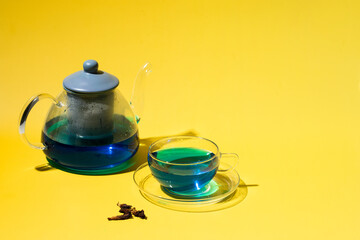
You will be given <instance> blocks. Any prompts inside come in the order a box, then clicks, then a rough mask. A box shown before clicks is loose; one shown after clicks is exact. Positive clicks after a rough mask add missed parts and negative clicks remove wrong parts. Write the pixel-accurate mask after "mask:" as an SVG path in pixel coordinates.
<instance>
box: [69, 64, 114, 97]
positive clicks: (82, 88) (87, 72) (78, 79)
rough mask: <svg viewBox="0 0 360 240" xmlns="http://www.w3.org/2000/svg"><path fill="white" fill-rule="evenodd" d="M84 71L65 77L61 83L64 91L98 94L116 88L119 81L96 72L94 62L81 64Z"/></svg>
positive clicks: (109, 75) (103, 73) (111, 76)
mask: <svg viewBox="0 0 360 240" xmlns="http://www.w3.org/2000/svg"><path fill="white" fill-rule="evenodd" d="M83 67H84V70H81V71H78V72H75V73H73V74H71V75H69V76H67V77H66V78H65V79H64V81H63V86H64V88H65V90H69V91H71V92H76V93H98V92H105V91H108V90H111V89H114V88H116V87H117V86H118V85H119V79H117V78H116V77H115V76H113V75H111V74H109V73H106V72H103V71H100V70H98V67H99V64H98V62H97V61H95V60H87V61H85V62H84V64H83Z"/></svg>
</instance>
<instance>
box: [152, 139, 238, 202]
mask: <svg viewBox="0 0 360 240" xmlns="http://www.w3.org/2000/svg"><path fill="white" fill-rule="evenodd" d="M222 158H229V159H232V160H233V164H232V165H231V167H229V168H225V169H224V168H223V167H222V168H219V165H220V159H222ZM237 162H238V156H237V155H236V154H235V153H220V152H219V148H218V146H217V145H216V144H215V143H214V142H212V141H210V140H208V139H205V138H201V137H194V136H179V137H170V138H164V139H161V140H158V141H156V142H154V143H153V144H151V145H150V147H149V153H148V164H149V168H150V170H151V173H152V175H153V176H154V177H155V179H156V180H157V181H158V182H159V183H160V185H161V186H162V189H163V191H165V192H166V193H167V194H169V195H172V196H181V197H184V196H185V197H198V198H201V197H204V196H206V195H209V194H212V193H213V192H214V191H216V188H214V186H212V184H210V182H211V180H212V179H213V178H214V177H215V175H216V174H217V172H218V171H221V172H226V171H230V170H232V169H233V168H235V166H236V164H237ZM222 166H225V165H224V164H223V165H222Z"/></svg>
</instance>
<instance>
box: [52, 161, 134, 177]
mask: <svg viewBox="0 0 360 240" xmlns="http://www.w3.org/2000/svg"><path fill="white" fill-rule="evenodd" d="M46 160H47V161H48V162H49V165H50V166H52V167H54V168H56V169H59V170H62V171H65V172H69V173H75V174H81V175H108V174H115V173H119V172H122V171H124V170H126V169H129V168H131V167H132V166H134V165H135V163H136V162H135V160H134V158H130V159H129V160H127V161H125V162H122V163H120V164H118V165H112V166H108V167H106V168H102V169H76V168H71V167H67V166H65V165H62V164H60V163H57V162H55V161H54V160H52V159H51V158H49V157H46Z"/></svg>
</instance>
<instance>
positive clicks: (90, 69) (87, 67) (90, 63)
mask: <svg viewBox="0 0 360 240" xmlns="http://www.w3.org/2000/svg"><path fill="white" fill-rule="evenodd" d="M83 67H84V71H85V72H87V73H97V72H98V67H99V64H98V62H97V61H95V60H87V61H85V62H84V65H83Z"/></svg>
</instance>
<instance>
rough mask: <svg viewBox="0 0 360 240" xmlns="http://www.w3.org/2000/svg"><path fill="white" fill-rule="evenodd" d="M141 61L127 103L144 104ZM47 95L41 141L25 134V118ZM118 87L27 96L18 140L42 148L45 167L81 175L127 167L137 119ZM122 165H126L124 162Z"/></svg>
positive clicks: (133, 149) (145, 68)
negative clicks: (46, 109) (93, 91)
mask: <svg viewBox="0 0 360 240" xmlns="http://www.w3.org/2000/svg"><path fill="white" fill-rule="evenodd" d="M150 66H151V65H150V64H149V63H146V64H145V65H144V66H143V67H142V68H141V69H140V71H139V73H138V74H137V78H136V79H135V83H134V90H133V96H132V101H134V102H135V103H138V104H139V105H140V104H143V102H142V100H139V99H141V98H142V97H141V96H138V94H139V93H142V92H143V91H144V90H143V89H142V87H143V85H144V78H145V77H146V76H147V75H148V74H149V72H151V69H150ZM46 98H50V99H51V100H52V101H53V103H54V104H53V105H52V106H51V108H50V109H49V112H48V115H47V118H46V121H45V125H44V127H43V130H42V138H41V143H35V144H34V143H30V142H29V141H28V139H27V138H26V134H25V125H26V119H27V117H28V115H29V113H30V111H31V109H32V108H33V107H34V106H35V104H36V103H37V102H39V101H40V100H42V99H46ZM142 108H143V106H136V107H135V106H134V105H133V104H132V105H130V103H129V102H128V101H127V100H126V99H125V98H124V97H123V95H122V94H121V93H120V91H118V90H116V89H112V90H109V91H104V92H99V93H75V92H72V91H66V90H63V91H62V92H61V93H60V94H59V95H58V96H57V97H56V98H54V97H52V96H51V95H49V94H46V93H43V94H39V95H37V96H34V97H32V98H31V99H30V100H29V101H28V102H27V103H26V104H25V106H24V108H23V110H22V112H21V114H20V120H19V131H20V135H21V137H22V139H23V140H24V141H25V142H26V143H28V144H29V145H30V146H31V147H33V148H36V149H41V150H43V151H44V153H45V155H46V157H47V160H48V162H49V163H50V165H52V166H54V167H57V168H59V169H62V170H65V171H70V172H75V173H81V174H108V173H113V172H118V171H121V170H124V169H126V168H127V167H129V166H128V165H129V163H126V162H127V160H129V159H130V158H131V157H132V156H133V155H134V154H135V153H136V151H137V149H138V147H139V136H138V126H137V123H138V122H139V120H140V117H139V116H137V115H135V114H134V112H133V109H134V110H138V109H139V110H141V109H142ZM124 163H126V164H124Z"/></svg>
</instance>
